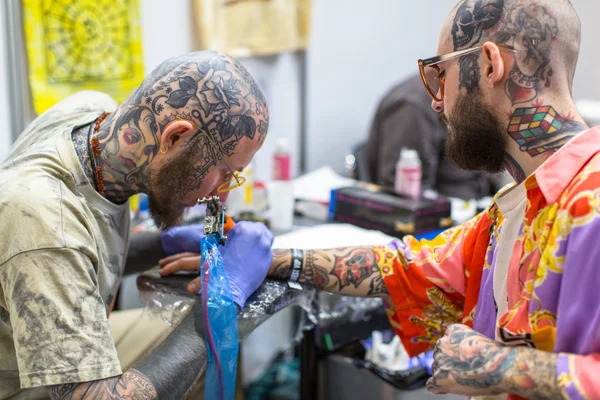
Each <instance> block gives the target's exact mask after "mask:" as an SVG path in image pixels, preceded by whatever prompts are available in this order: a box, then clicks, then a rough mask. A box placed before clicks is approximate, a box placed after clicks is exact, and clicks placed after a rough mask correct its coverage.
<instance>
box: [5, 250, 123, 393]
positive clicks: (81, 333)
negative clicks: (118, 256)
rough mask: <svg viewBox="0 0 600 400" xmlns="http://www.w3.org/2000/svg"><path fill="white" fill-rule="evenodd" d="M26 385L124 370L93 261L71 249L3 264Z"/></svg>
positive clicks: (18, 257)
mask: <svg viewBox="0 0 600 400" xmlns="http://www.w3.org/2000/svg"><path fill="white" fill-rule="evenodd" d="M0 285H1V288H2V291H3V292H4V293H3V294H4V301H5V303H6V305H7V308H8V311H9V314H10V324H11V326H12V329H13V339H14V346H15V351H16V356H17V362H18V366H19V377H20V380H21V387H22V388H31V387H37V386H50V385H58V384H65V383H75V382H85V381H93V380H98V379H104V378H108V377H112V376H117V375H120V374H121V373H122V371H121V366H120V363H119V359H118V356H117V351H116V349H115V345H114V341H113V339H112V336H111V332H110V326H109V323H108V317H107V314H106V305H105V303H104V301H103V300H102V298H101V296H100V293H99V291H98V283H97V279H96V273H95V271H94V268H93V265H92V262H91V260H90V259H89V258H88V257H87V256H86V255H85V254H83V253H81V252H79V251H77V250H73V249H69V248H51V249H41V250H33V251H27V252H23V253H21V254H19V255H16V256H14V257H12V258H11V259H9V260H8V261H6V262H5V263H4V264H2V265H0Z"/></svg>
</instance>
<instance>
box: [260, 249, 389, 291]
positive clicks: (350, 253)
mask: <svg viewBox="0 0 600 400" xmlns="http://www.w3.org/2000/svg"><path fill="white" fill-rule="evenodd" d="M303 256H304V261H303V265H302V272H301V274H300V278H299V282H300V283H301V284H305V285H310V286H314V287H316V288H318V289H322V290H326V291H329V292H333V293H340V294H344V295H350V296H387V289H386V287H385V285H384V283H383V278H382V276H381V272H380V271H379V267H378V265H377V262H376V259H375V252H374V251H373V249H372V248H370V247H356V248H352V247H350V248H342V249H331V250H304V251H303ZM291 259H292V256H291V251H290V250H274V252H273V263H272V266H271V270H270V271H269V277H270V278H272V279H289V277H290V275H291V270H292V268H291Z"/></svg>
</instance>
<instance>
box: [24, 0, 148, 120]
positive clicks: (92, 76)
mask: <svg viewBox="0 0 600 400" xmlns="http://www.w3.org/2000/svg"><path fill="white" fill-rule="evenodd" d="M23 17H24V25H25V38H26V47H27V56H28V59H29V83H30V86H31V92H32V96H33V103H34V107H35V111H36V112H37V113H38V114H41V113H42V112H44V111H45V110H47V109H48V108H50V107H52V106H53V105H54V104H56V103H57V102H59V101H60V100H62V99H63V98H65V97H67V96H69V95H70V94H73V93H75V92H78V91H80V90H98V91H101V92H104V93H108V94H110V95H111V96H112V97H113V98H114V99H115V100H117V101H119V102H121V101H123V100H125V99H126V98H127V96H129V94H131V92H132V90H133V89H134V88H136V87H137V86H138V85H139V84H140V83H141V82H142V80H143V78H144V64H143V57H142V43H141V27H140V10H139V3H138V0H23Z"/></svg>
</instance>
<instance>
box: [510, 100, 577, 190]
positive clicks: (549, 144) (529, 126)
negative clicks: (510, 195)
mask: <svg viewBox="0 0 600 400" xmlns="http://www.w3.org/2000/svg"><path fill="white" fill-rule="evenodd" d="M576 115H577V114H572V113H571V112H569V113H560V112H559V111H557V108H555V107H554V106H553V105H550V104H546V103H544V101H543V100H541V99H540V100H539V101H536V102H535V103H534V104H532V105H530V106H527V107H518V108H516V109H515V110H514V111H513V112H512V113H509V114H507V116H508V121H509V122H508V129H507V131H508V135H509V137H510V138H511V140H513V141H514V142H516V144H517V145H518V148H517V151H515V152H513V153H512V154H509V153H506V154H505V160H504V167H505V168H506V171H507V172H508V173H510V175H511V176H512V177H513V178H514V179H515V181H517V183H521V182H523V181H524V180H525V178H526V177H527V176H528V175H530V174H532V173H533V172H534V171H535V170H536V169H537V168H538V167H539V166H540V165H542V164H543V163H544V161H546V160H547V159H548V158H550V157H551V156H552V155H553V154H554V153H556V152H557V151H558V150H559V149H560V148H561V147H563V146H564V145H565V144H566V143H567V142H568V141H569V140H571V139H572V138H573V137H574V136H576V135H577V134H578V133H580V132H581V131H583V130H585V129H586V128H587V126H586V125H585V124H584V123H583V122H580V121H579V120H578V118H577V116H576Z"/></svg>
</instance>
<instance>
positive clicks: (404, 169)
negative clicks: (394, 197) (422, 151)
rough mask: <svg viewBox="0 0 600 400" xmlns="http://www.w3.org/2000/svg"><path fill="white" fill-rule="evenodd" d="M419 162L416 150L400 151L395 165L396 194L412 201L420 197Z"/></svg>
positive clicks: (421, 173)
mask: <svg viewBox="0 0 600 400" xmlns="http://www.w3.org/2000/svg"><path fill="white" fill-rule="evenodd" d="M422 176H423V172H422V169H421V160H420V159H419V153H417V151H416V150H412V149H405V148H403V149H402V150H400V157H399V158H398V162H397V163H396V182H395V183H396V184H395V187H394V190H395V191H396V193H398V194H400V195H403V196H407V197H410V198H413V199H419V198H420V197H421V178H422Z"/></svg>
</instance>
